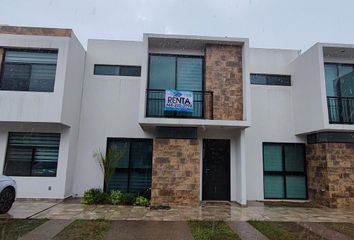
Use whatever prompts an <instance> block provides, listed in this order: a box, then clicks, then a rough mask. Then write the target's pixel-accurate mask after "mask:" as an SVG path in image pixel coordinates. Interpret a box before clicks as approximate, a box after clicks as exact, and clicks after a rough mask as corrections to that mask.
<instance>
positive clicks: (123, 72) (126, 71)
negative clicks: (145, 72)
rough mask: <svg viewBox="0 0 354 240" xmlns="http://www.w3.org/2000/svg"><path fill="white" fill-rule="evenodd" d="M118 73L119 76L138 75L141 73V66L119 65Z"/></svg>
mask: <svg viewBox="0 0 354 240" xmlns="http://www.w3.org/2000/svg"><path fill="white" fill-rule="evenodd" d="M119 75H120V76H132V77H139V76H140V75H141V67H136V66H121V67H120V73H119Z"/></svg>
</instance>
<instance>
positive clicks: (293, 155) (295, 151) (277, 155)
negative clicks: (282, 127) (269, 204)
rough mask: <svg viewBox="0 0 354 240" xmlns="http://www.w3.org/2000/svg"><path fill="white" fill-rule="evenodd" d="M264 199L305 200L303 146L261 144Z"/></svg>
mask: <svg viewBox="0 0 354 240" xmlns="http://www.w3.org/2000/svg"><path fill="white" fill-rule="evenodd" d="M263 169H264V178H263V184H264V198H266V199H306V198H307V189H306V166H305V145H304V144H289V143H264V144H263Z"/></svg>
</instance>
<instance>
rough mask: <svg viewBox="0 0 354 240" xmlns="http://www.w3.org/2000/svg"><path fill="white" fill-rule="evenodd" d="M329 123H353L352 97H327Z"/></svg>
mask: <svg viewBox="0 0 354 240" xmlns="http://www.w3.org/2000/svg"><path fill="white" fill-rule="evenodd" d="M327 105H328V117H329V123H332V124H354V97H327Z"/></svg>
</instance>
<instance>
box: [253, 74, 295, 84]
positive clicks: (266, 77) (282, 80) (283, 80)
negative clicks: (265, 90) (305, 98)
mask: <svg viewBox="0 0 354 240" xmlns="http://www.w3.org/2000/svg"><path fill="white" fill-rule="evenodd" d="M251 84H255V85H278V86H291V77H290V76H289V75H279V74H255V73H251Z"/></svg>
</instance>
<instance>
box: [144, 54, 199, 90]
mask: <svg viewBox="0 0 354 240" xmlns="http://www.w3.org/2000/svg"><path fill="white" fill-rule="evenodd" d="M151 56H161V57H175V59H176V61H175V74H174V75H175V86H174V89H175V90H179V89H177V64H178V61H177V58H179V57H181V58H200V59H202V90H201V91H193V92H204V91H205V56H204V55H186V54H171V53H166V54H164V53H149V59H148V71H147V89H149V90H166V89H156V88H154V89H150V62H151V61H150V60H151ZM183 91H187V90H183Z"/></svg>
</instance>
